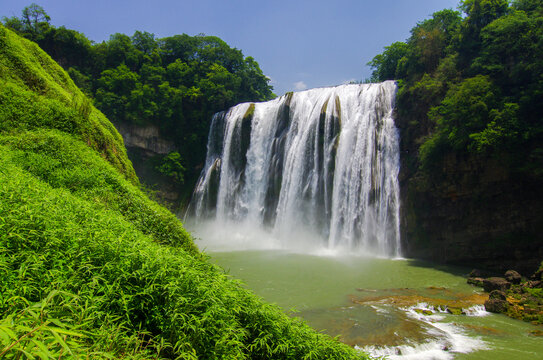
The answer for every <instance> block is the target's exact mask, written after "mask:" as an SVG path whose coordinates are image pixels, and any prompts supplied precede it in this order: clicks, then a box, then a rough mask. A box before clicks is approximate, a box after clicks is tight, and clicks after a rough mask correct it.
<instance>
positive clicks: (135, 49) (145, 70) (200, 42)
mask: <svg viewBox="0 0 543 360" xmlns="http://www.w3.org/2000/svg"><path fill="white" fill-rule="evenodd" d="M31 8H32V9H33V10H32V11H34V12H35V13H36V14H37V15H38V17H37V18H36V20H35V21H34V22H33V23H32V24H33V26H32V27H29V26H27V25H26V17H25V16H24V15H23V16H21V17H20V18H15V17H14V18H9V19H8V18H4V19H3V22H4V24H5V26H7V27H10V28H11V29H13V30H15V31H17V32H18V33H19V34H21V35H23V36H26V37H28V38H30V39H32V40H34V41H36V43H38V45H39V46H40V47H41V48H42V49H44V50H45V51H46V52H47V53H48V54H49V55H50V56H51V57H52V58H53V59H54V60H55V61H57V62H58V63H59V64H60V65H61V66H62V67H64V69H66V70H69V74H70V76H71V77H72V79H73V81H74V82H75V83H76V84H77V85H78V86H79V87H80V88H81V89H82V90H83V91H85V92H86V93H87V94H89V95H91V96H92V97H94V99H95V105H96V107H97V108H98V109H100V110H101V111H103V112H104V114H105V115H106V116H107V117H108V118H109V119H111V120H112V121H113V122H114V123H115V122H128V123H134V124H138V125H147V124H153V125H156V126H157V127H158V128H159V129H160V130H161V132H162V134H163V136H164V137H166V138H169V139H170V140H173V141H175V143H176V146H177V149H178V152H179V153H180V154H181V156H182V157H183V159H185V161H186V166H185V167H186V169H187V171H186V174H185V175H186V177H187V180H188V181H187V184H186V186H187V187H190V186H192V184H193V183H194V182H195V181H196V179H197V177H198V175H199V169H200V167H201V163H202V162H203V161H204V159H205V152H206V147H205V144H206V140H207V133H208V130H209V122H210V120H211V118H212V115H213V114H214V113H216V112H218V111H222V110H225V109H227V108H228V107H230V106H233V105H235V104H238V103H241V102H253V101H265V100H270V99H271V98H273V97H274V96H275V95H274V94H273V93H272V87H271V86H270V85H269V84H268V83H269V79H268V78H267V77H266V76H265V75H264V74H263V73H262V70H261V69H260V67H259V65H258V63H257V62H256V61H255V60H254V59H253V58H252V57H244V56H243V53H242V52H241V51H240V50H238V49H235V48H231V47H230V46H228V44H226V43H225V42H224V41H223V40H221V39H219V38H218V37H215V36H206V35H203V34H202V35H197V36H188V35H186V34H183V35H174V36H171V37H167V38H163V39H157V38H156V37H155V35H154V34H151V33H148V32H145V31H136V32H135V33H134V34H133V35H132V36H128V35H125V34H119V33H117V34H113V35H111V37H110V38H109V40H108V41H106V42H102V43H100V44H91V42H90V41H89V40H88V39H87V38H86V37H85V36H84V35H83V34H81V33H79V32H77V31H74V30H70V29H66V28H65V27H58V28H56V27H54V26H50V25H49V23H48V21H49V17H47V21H45V18H44V17H43V16H44V15H46V13H45V11H44V10H43V9H42V8H39V7H38V8H35V7H33V6H31ZM25 11H26V10H25ZM41 12H43V14H42V13H41ZM40 14H42V15H43V16H41V17H40ZM36 24H41V25H39V26H38V25H36ZM34 27H39V28H40V29H41V30H40V31H34V30H33V29H34Z"/></svg>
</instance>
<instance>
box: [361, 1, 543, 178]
mask: <svg viewBox="0 0 543 360" xmlns="http://www.w3.org/2000/svg"><path fill="white" fill-rule="evenodd" d="M459 9H460V10H462V11H463V12H464V14H465V17H464V18H462V17H461V16H460V13H458V12H456V11H453V10H443V11H439V12H436V13H434V14H433V15H432V17H431V18H430V19H427V20H424V21H422V22H420V23H418V24H417V25H416V26H415V27H414V28H413V29H412V30H411V37H410V38H409V39H408V40H407V41H406V42H399V43H394V44H392V45H391V46H389V47H385V51H384V52H383V53H382V54H380V55H377V56H376V57H375V58H374V59H373V60H372V61H371V62H370V63H369V65H370V66H372V67H373V68H374V72H373V79H374V80H379V81H383V80H388V79H397V80H403V81H401V82H400V91H399V96H398V102H399V104H400V107H399V109H400V112H401V113H403V116H410V118H415V119H417V122H418V126H417V129H416V130H410V132H408V133H407V134H408V136H411V137H412V138H408V139H404V141H415V142H418V143H422V146H421V147H420V154H419V160H420V161H421V165H422V168H423V169H427V170H429V169H432V168H439V166H436V164H438V163H439V162H440V161H441V156H442V155H443V154H444V153H446V152H448V151H455V152H457V153H459V154H462V153H463V154H470V153H478V154H484V155H485V156H496V157H497V156H499V157H500V158H501V159H502V160H503V161H504V162H505V163H508V164H509V166H510V167H511V169H512V170H514V171H520V172H523V173H525V174H527V175H529V176H541V175H543V147H542V145H541V144H543V119H542V115H541V114H543V80H542V79H543V63H542V62H541V59H542V58H543V1H541V0H517V1H514V2H513V3H512V4H511V5H509V3H508V1H506V0H464V1H461V2H460V4H459ZM407 114H410V115H407Z"/></svg>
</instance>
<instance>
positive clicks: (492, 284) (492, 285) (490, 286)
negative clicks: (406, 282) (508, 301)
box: [483, 277, 511, 292]
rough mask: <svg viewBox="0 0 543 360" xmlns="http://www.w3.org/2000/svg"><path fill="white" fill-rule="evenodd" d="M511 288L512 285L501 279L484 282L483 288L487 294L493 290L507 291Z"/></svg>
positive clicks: (494, 278)
mask: <svg viewBox="0 0 543 360" xmlns="http://www.w3.org/2000/svg"><path fill="white" fill-rule="evenodd" d="M510 287H511V283H510V282H509V281H507V280H505V279H504V278H501V277H490V278H488V279H484V280H483V288H484V290H485V291H486V292H491V291H492V290H501V291H507V290H508V289H509V288H510Z"/></svg>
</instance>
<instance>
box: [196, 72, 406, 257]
mask: <svg viewBox="0 0 543 360" xmlns="http://www.w3.org/2000/svg"><path fill="white" fill-rule="evenodd" d="M395 93H396V85H395V83H394V82H392V81H389V82H384V83H381V84H364V85H342V86H337V87H331V88H320V89H313V90H308V91H303V92H297V93H290V94H286V95H284V96H282V97H280V98H278V99H275V100H272V101H269V102H264V103H254V104H251V103H244V104H240V105H237V106H235V107H233V108H231V109H229V110H228V111H226V112H222V113H218V114H216V115H215V116H214V118H213V121H212V125H211V129H210V133H209V139H208V153H207V158H206V163H205V166H204V169H203V171H202V174H201V177H200V179H199V181H198V184H197V186H196V189H195V192H194V196H193V200H192V203H191V204H190V207H189V212H188V214H189V216H191V217H194V218H195V219H197V221H200V222H201V221H206V222H207V224H208V225H209V224H213V223H215V224H220V226H221V227H224V226H228V229H234V230H233V231H234V232H235V233H239V237H240V241H241V239H242V238H243V237H244V235H243V232H244V231H245V232H246V235H247V236H246V237H247V239H249V238H250V239H255V238H256V239H258V241H259V242H262V244H258V245H256V246H262V247H263V248H265V247H271V248H303V249H306V251H312V250H317V249H328V250H339V249H347V250H348V251H355V252H358V253H371V254H374V255H379V256H389V257H397V256H399V255H401V248H400V236H399V185H398V179H397V178H398V172H399V139H398V130H397V129H396V127H395V125H394V120H393V118H392V113H393V108H394V98H395ZM209 221H211V223H210V222H209ZM210 226H211V227H213V226H212V225H210ZM223 230H224V228H223ZM255 232H260V233H259V234H258V235H259V236H254V234H255ZM249 235H250V236H249ZM229 241H231V239H230V240H229ZM252 241H254V240H252ZM241 242H243V241H241ZM246 245H247V246H250V247H254V246H255V244H252V245H249V244H246Z"/></svg>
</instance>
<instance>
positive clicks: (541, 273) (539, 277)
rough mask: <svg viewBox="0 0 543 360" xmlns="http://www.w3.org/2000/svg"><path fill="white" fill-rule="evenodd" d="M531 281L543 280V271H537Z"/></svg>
mask: <svg viewBox="0 0 543 360" xmlns="http://www.w3.org/2000/svg"><path fill="white" fill-rule="evenodd" d="M531 279H532V280H543V269H541V270H539V271H537V272H536V273H535V274H533V275H532V277H531Z"/></svg>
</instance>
